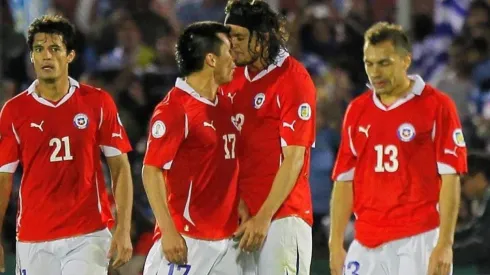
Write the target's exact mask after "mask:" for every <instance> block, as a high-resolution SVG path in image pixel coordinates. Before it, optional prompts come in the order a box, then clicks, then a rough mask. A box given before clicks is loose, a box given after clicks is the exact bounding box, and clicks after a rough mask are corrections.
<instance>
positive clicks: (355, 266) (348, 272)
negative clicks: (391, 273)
mask: <svg viewBox="0 0 490 275" xmlns="http://www.w3.org/2000/svg"><path fill="white" fill-rule="evenodd" d="M360 266H361V265H360V264H359V262H357V261H352V262H349V263H348V264H347V266H346V267H345V270H344V275H359V273H357V272H358V271H359V267H360ZM169 275H170V274H169Z"/></svg>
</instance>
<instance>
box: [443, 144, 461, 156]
mask: <svg viewBox="0 0 490 275" xmlns="http://www.w3.org/2000/svg"><path fill="white" fill-rule="evenodd" d="M456 150H458V146H455V147H454V149H453V150H449V149H447V148H444V154H447V155H453V156H455V157H457V156H458V154H456Z"/></svg>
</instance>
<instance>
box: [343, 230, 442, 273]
mask: <svg viewBox="0 0 490 275" xmlns="http://www.w3.org/2000/svg"><path fill="white" fill-rule="evenodd" d="M438 237H439V229H433V230H431V231H427V232H424V233H422V234H418V235H415V236H412V237H408V238H404V239H400V240H395V241H391V242H388V243H385V244H383V245H381V246H379V247H376V248H372V249H371V248H367V247H365V246H363V245H361V244H360V243H359V242H358V241H356V240H354V241H353V242H352V243H351V245H350V247H349V251H348V252H347V257H346V259H345V264H344V274H345V275H392V274H397V275H426V274H427V269H428V267H429V258H430V255H431V253H432V250H433V249H434V247H435V245H436V243H437V239H438ZM451 274H452V272H451Z"/></svg>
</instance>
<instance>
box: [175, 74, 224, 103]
mask: <svg viewBox="0 0 490 275" xmlns="http://www.w3.org/2000/svg"><path fill="white" fill-rule="evenodd" d="M175 87H176V88H178V89H180V90H182V91H184V92H186V93H188V94H189V95H190V96H192V97H193V98H195V99H197V100H198V101H201V102H202V103H204V104H207V105H211V106H216V105H218V97H217V96H216V100H215V101H214V102H211V101H210V100H209V99H207V98H205V97H202V96H201V95H200V94H199V93H198V92H196V91H195V90H194V89H193V88H192V87H191V86H190V85H189V83H187V81H185V79H183V78H180V77H179V78H177V80H176V81H175Z"/></svg>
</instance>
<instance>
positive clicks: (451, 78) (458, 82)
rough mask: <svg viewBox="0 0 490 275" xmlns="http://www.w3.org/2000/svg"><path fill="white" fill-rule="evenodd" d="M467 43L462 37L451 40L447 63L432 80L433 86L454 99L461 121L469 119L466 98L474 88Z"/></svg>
mask: <svg viewBox="0 0 490 275" xmlns="http://www.w3.org/2000/svg"><path fill="white" fill-rule="evenodd" d="M467 44H468V43H467V41H466V39H465V38H464V37H457V38H456V39H455V40H454V41H453V42H452V44H451V46H450V47H449V51H448V53H449V62H448V65H447V66H446V68H445V69H444V70H442V73H441V74H439V75H438V76H437V77H436V78H435V80H434V86H435V87H437V88H438V89H439V90H441V91H444V92H445V93H446V94H448V95H449V96H450V97H451V98H452V99H453V100H454V102H455V103H456V108H457V109H458V113H459V116H460V119H461V120H462V121H465V120H467V119H469V116H470V110H469V104H468V98H469V97H470V92H471V91H473V90H474V88H475V87H474V85H473V82H472V81H471V66H470V64H469V62H468V61H467V54H466V51H467V49H468V45H467Z"/></svg>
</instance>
